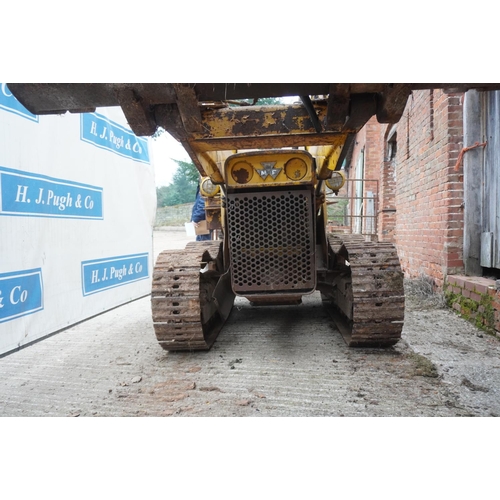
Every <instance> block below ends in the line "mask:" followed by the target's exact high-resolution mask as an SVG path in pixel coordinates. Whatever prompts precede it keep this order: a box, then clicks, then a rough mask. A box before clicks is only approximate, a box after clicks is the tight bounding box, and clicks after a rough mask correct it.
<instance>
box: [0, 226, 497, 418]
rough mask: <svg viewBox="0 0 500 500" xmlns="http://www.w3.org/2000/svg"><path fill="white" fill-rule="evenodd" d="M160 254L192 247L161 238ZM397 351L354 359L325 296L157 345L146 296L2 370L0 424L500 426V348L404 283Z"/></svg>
mask: <svg viewBox="0 0 500 500" xmlns="http://www.w3.org/2000/svg"><path fill="white" fill-rule="evenodd" d="M154 241H155V254H156V255H157V254H158V253H159V251H160V249H167V248H170V249H171V248H180V249H182V248H183V247H184V246H185V243H187V242H188V241H191V238H188V237H187V236H186V235H185V233H184V231H183V228H179V229H164V230H162V231H156V232H155V240H154ZM406 291H407V299H406V310H405V325H404V329H403V335H402V339H401V341H400V342H399V343H398V344H397V345H396V346H394V347H392V348H389V349H353V348H348V347H347V346H346V345H345V343H344V341H343V339H342V336H341V335H340V333H339V332H338V330H337V329H336V327H335V325H334V324H333V323H332V321H331V319H330V316H329V315H328V314H327V312H326V311H325V309H324V307H323V305H322V303H321V298H320V296H319V294H317V293H315V294H312V295H310V296H307V297H305V298H304V301H303V304H301V305H300V306H279V307H270V308H267V307H255V306H252V305H250V303H249V302H247V301H246V300H245V299H240V298H238V299H237V300H236V302H235V306H234V309H233V311H232V313H231V316H230V317H229V320H228V322H227V324H226V325H225V327H224V329H223V331H222V332H221V333H220V335H219V337H218V339H217V340H216V342H215V344H214V346H213V347H212V349H211V350H210V351H208V352H182V353H169V352H166V351H164V350H162V349H161V347H160V346H159V345H158V344H157V342H156V338H155V335H154V331H153V326H152V322H151V309H150V300H149V297H144V298H142V299H139V300H137V301H134V302H131V303H130V304H127V305H125V306H122V307H119V308H116V309H114V310H112V311H109V312H107V313H105V314H102V315H100V316H98V317H95V318H92V319H90V320H88V321H85V322H84V323H82V324H80V325H76V326H74V327H72V328H69V329H68V330H65V331H63V332H61V333H59V334H57V335H54V336H53V337H50V338H47V339H45V340H43V341H41V342H39V343H37V344H34V345H32V346H30V347H27V348H25V349H22V350H20V351H19V352H16V353H13V354H11V355H9V356H6V357H4V358H2V359H1V360H0V399H1V400H2V406H1V407H0V416H81V417H83V416H169V417H170V416H171V417H179V416H180V417H187V416H203V417H221V416H236V417H259V416H276V417H291V416H299V417H309V416H315V417H318V416H324V417H354V416H363V417H375V416H380V417H382V416H385V417H387V416H399V417H403V416H427V417H438V416H442V417H450V416H452V417H455V416H483V417H488V416H498V415H500V397H499V390H500V389H499V388H500V341H499V339H498V338H497V337H495V336H492V335H488V334H487V333H485V332H483V331H481V330H479V329H477V328H476V327H475V326H473V325H472V324H470V323H468V322H467V321H465V320H464V319H462V318H460V317H459V316H457V315H456V314H455V313H454V312H452V311H451V310H450V309H448V308H446V306H445V305H444V302H443V300H442V298H441V297H440V296H439V295H435V294H433V293H430V292H429V293H427V292H425V291H424V292H422V287H419V283H417V282H415V281H414V282H407V287H406Z"/></svg>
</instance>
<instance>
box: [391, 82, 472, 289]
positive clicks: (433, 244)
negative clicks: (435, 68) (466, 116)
mask: <svg viewBox="0 0 500 500" xmlns="http://www.w3.org/2000/svg"><path fill="white" fill-rule="evenodd" d="M461 101H462V94H449V95H447V94H445V93H443V92H442V91H428V90H425V91H417V92H414V93H413V96H412V97H410V99H409V100H408V104H407V106H406V109H405V112H404V113H403V117H402V118H401V120H400V122H399V123H398V125H397V137H398V150H397V155H396V160H395V165H396V182H397V189H396V208H397V216H396V217H397V222H396V245H397V248H398V253H399V257H400V259H401V265H402V268H403V270H404V272H405V275H406V276H407V277H418V276H421V275H422V274H425V275H427V276H430V277H432V278H433V279H434V281H435V283H436V285H437V286H438V287H442V286H443V284H444V280H445V277H446V275H447V274H457V273H461V272H463V262H462V240H463V205H462V202H463V175H462V168H461V167H460V169H459V170H458V171H455V169H454V167H455V163H456V161H457V158H458V155H459V152H460V150H461V148H462V141H463V129H462V123H463V122H462V102H461Z"/></svg>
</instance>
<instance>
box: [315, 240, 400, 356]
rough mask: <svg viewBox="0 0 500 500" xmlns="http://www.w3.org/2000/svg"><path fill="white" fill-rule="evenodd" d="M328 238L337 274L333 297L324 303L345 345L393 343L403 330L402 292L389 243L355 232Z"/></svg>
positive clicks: (373, 345)
mask: <svg viewBox="0 0 500 500" xmlns="http://www.w3.org/2000/svg"><path fill="white" fill-rule="evenodd" d="M328 241H329V245H330V248H331V250H333V251H334V252H335V254H336V255H337V264H336V265H337V268H338V270H340V271H341V272H340V275H339V276H338V277H337V278H336V279H335V285H336V287H335V293H334V295H333V297H331V300H329V299H326V300H324V302H325V303H326V304H327V305H328V309H329V311H330V312H332V313H333V314H332V316H333V317H334V320H335V322H336V323H337V326H338V328H339V330H340V331H341V333H342V335H343V337H344V340H345V341H346V343H347V345H348V346H349V347H388V346H391V345H394V344H396V343H397V342H398V341H399V339H400V338H401V331H402V329H403V322H404V305H405V296H404V288H403V274H402V272H401V267H400V264H399V259H398V255H397V252H396V250H395V248H394V246H393V245H391V244H388V243H373V242H366V241H364V240H363V238H362V237H360V236H359V235H342V236H329V237H328ZM344 259H345V261H347V262H348V265H345V264H344ZM332 303H333V305H335V307H334V308H333V307H332Z"/></svg>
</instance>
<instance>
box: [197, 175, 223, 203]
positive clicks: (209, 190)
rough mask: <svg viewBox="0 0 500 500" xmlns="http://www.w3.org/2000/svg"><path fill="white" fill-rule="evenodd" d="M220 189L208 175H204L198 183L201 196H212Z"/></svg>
mask: <svg viewBox="0 0 500 500" xmlns="http://www.w3.org/2000/svg"><path fill="white" fill-rule="evenodd" d="M219 191H220V186H219V185H218V184H214V183H213V182H212V181H211V180H210V177H205V178H204V179H203V180H202V181H201V184H200V192H201V194H202V195H203V196H206V197H207V198H213V197H214V196H215V195H216V194H217V193H219Z"/></svg>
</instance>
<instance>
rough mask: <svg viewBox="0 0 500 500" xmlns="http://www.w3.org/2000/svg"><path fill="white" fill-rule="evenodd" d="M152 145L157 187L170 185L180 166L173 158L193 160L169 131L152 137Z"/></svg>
mask: <svg viewBox="0 0 500 500" xmlns="http://www.w3.org/2000/svg"><path fill="white" fill-rule="evenodd" d="M150 145H151V151H152V155H151V156H152V158H153V164H154V169H155V181H156V187H161V186H168V185H169V184H170V183H171V182H172V176H173V174H174V172H175V171H176V169H177V166H178V165H177V163H175V161H173V160H182V161H188V162H191V161H192V160H191V158H190V157H189V155H188V154H187V152H186V150H185V149H184V148H183V147H182V145H181V143H180V142H178V141H176V140H175V139H174V138H173V137H172V136H171V135H170V134H169V133H168V132H164V133H163V134H162V135H160V136H159V137H158V138H157V139H151V141H150Z"/></svg>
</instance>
